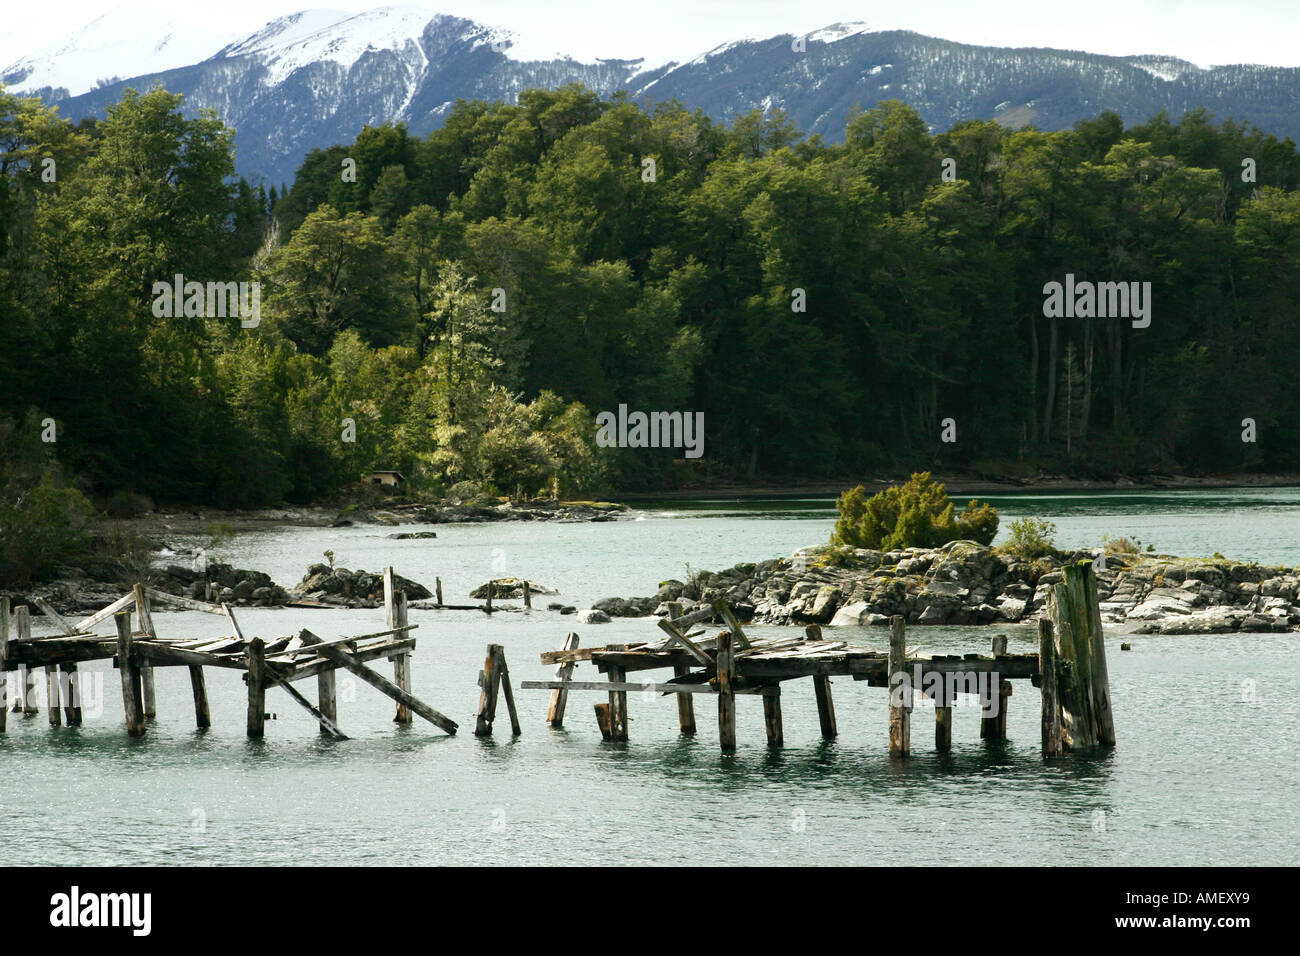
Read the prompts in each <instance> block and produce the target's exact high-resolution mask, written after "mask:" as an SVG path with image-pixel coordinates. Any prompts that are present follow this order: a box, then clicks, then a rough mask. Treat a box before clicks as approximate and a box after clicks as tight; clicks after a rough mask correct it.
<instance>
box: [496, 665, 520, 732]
mask: <svg viewBox="0 0 1300 956" xmlns="http://www.w3.org/2000/svg"><path fill="white" fill-rule="evenodd" d="M497 662H498V667H497V673H498V674H500V675H501V690H502V692H503V693H504V694H505V698H506V714H507V715H508V716H509V717H510V732H511V733H512V734H514V735H515V736H516V737H518V736H519V735H520V734H522V733H523V732H524V729H523V728H522V727H520V726H519V712H518V711H516V710H515V692H514V689H513V688H512V687H511V686H510V667H509V665H507V664H506V649H505V648H504V647H501V646H500V645H497Z"/></svg>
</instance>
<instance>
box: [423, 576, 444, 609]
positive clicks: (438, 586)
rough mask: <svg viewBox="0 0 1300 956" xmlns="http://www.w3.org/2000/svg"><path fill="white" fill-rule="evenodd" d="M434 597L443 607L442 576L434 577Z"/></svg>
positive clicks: (439, 605)
mask: <svg viewBox="0 0 1300 956" xmlns="http://www.w3.org/2000/svg"><path fill="white" fill-rule="evenodd" d="M426 580H427V579H426ZM433 599H434V600H435V601H436V602H437V604H438V607H442V578H434V579H433Z"/></svg>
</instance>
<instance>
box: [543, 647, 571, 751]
mask: <svg viewBox="0 0 1300 956" xmlns="http://www.w3.org/2000/svg"><path fill="white" fill-rule="evenodd" d="M577 646H578V635H577V634H575V633H574V632H572V631H570V632H569V634H568V635H567V636H566V637H565V638H564V647H562V648H561V650H565V651H571V650H573V649H574V648H575V647H577ZM573 668H574V663H573V661H566V662H565V663H563V664H558V665H556V668H555V679H556V680H557V681H559V682H560V683H562V684H564V683H568V682H569V681H570V680H572V679H573ZM568 704H569V692H568V690H567V689H565V688H564V687H557V688H555V690H553V691H551V703H550V706H548V707H547V708H546V722H547V723H548V724H550V725H551V726H552V727H563V726H564V708H565V707H567V706H568Z"/></svg>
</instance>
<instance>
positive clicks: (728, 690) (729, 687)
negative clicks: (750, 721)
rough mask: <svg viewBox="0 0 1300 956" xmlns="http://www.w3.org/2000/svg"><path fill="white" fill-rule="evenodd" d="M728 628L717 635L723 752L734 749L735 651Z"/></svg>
mask: <svg viewBox="0 0 1300 956" xmlns="http://www.w3.org/2000/svg"><path fill="white" fill-rule="evenodd" d="M732 639H733V635H732V633H731V631H730V630H726V631H723V632H722V633H720V634H719V635H718V654H717V661H718V677H717V680H718V741H719V743H720V744H721V746H722V750H723V751H724V752H726V751H731V750H735V749H736V652H735V651H734V650H732Z"/></svg>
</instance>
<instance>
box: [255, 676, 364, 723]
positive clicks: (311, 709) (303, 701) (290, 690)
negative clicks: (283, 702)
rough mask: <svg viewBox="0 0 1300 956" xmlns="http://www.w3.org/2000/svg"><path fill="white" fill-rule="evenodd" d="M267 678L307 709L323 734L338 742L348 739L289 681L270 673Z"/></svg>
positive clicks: (331, 720) (328, 717)
mask: <svg viewBox="0 0 1300 956" xmlns="http://www.w3.org/2000/svg"><path fill="white" fill-rule="evenodd" d="M267 676H269V677H270V678H271V680H272V681H274V682H275V683H276V684H278V685H280V686H281V687H283V688H284V689H285V691H287V692H288V694H289V696H290V697H292V698H293V699H294V700H296V701H297V702H298V703H299V704H301V705H302V706H303V707H304V708H306V710H307V711H308V713H310V714H311V715H312V716H313V717H315V718H316V720H317V722H318V723H319V724H320V727H321V730H322V732H324V733H326V734H329V735H330V736H332V737H334V738H336V739H338V740H347V739H348V735H347V734H345V733H344V732H343V731H341V730H339V728H338V726H337V725H336V724H335V723H334V719H333V718H332V717H330V716H328V715H327V714H325V713H323V712H322V711H319V710H317V709H316V708H315V707H313V706H312V704H311V701H309V700H308V699H307V698H306V697H304V696H302V694H300V693H298V689H297V688H296V687H294V686H293V685H292V684H290V683H289V682H288V681H287V680H285V679H284V678H282V677H280V676H278V675H276V674H273V673H270V672H268V675H267Z"/></svg>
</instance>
